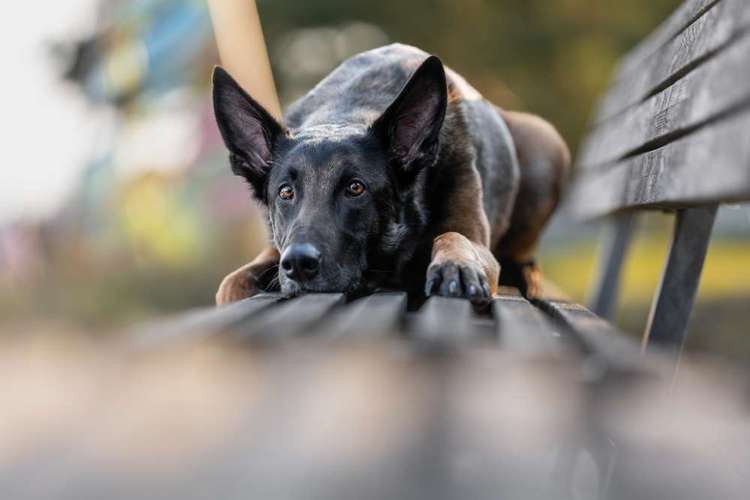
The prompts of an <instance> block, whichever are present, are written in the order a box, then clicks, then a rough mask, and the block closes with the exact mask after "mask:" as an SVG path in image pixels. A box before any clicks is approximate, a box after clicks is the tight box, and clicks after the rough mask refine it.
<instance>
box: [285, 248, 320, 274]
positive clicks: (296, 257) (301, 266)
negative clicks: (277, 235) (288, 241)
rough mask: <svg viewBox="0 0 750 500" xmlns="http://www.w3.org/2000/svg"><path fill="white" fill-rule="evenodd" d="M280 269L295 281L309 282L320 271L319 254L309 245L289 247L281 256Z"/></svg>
mask: <svg viewBox="0 0 750 500" xmlns="http://www.w3.org/2000/svg"><path fill="white" fill-rule="evenodd" d="M281 269H282V270H283V271H284V274H286V276H288V277H289V278H291V279H293V280H295V281H300V282H301V281H307V280H311V279H313V278H314V277H315V276H316V275H317V274H318V270H319V269H320V252H318V249H317V248H315V247H314V246H312V245H310V244H309V243H295V244H293V245H289V247H287V249H286V250H284V253H283V255H282V256H281Z"/></svg>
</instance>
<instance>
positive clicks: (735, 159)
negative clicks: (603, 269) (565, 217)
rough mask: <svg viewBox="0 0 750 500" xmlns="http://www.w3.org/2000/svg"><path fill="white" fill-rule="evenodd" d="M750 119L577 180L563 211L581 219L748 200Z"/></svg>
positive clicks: (734, 120) (741, 117) (735, 120)
mask: <svg viewBox="0 0 750 500" xmlns="http://www.w3.org/2000/svg"><path fill="white" fill-rule="evenodd" d="M749 128H750V113H743V114H741V115H737V116H734V117H733V118H730V119H728V120H726V121H723V122H721V123H718V124H714V125H712V126H711V127H705V128H703V129H701V130H700V131H698V132H697V133H695V134H692V135H690V136H688V137H685V138H683V139H681V140H679V141H676V142H673V143H671V144H668V145H667V146H664V147H662V148H659V149H656V150H654V151H650V152H648V153H645V154H642V155H639V156H636V157H633V158H630V159H627V160H624V161H622V162H620V163H618V164H617V165H616V166H615V167H613V168H611V169H608V170H606V171H603V172H601V173H596V174H594V173H592V174H590V175H587V176H586V177H585V178H580V179H578V180H577V181H576V182H575V183H574V185H573V186H572V187H571V191H570V193H569V196H568V200H569V202H568V205H567V206H568V208H569V209H571V210H572V211H573V212H574V213H575V214H576V215H577V216H579V217H581V218H586V219H591V218H594V217H599V216H604V215H608V214H611V213H613V212H615V211H617V210H622V209H629V208H631V209H632V208H666V209H669V208H679V207H684V206H694V205H700V204H714V203H716V202H718V201H722V202H733V201H734V202H739V201H743V200H750V143H749V141H748V140H747V131H748V129H749Z"/></svg>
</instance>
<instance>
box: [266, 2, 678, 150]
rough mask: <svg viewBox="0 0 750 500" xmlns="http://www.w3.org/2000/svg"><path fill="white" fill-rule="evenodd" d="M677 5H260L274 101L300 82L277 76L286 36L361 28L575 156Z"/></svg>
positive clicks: (504, 3) (296, 76)
mask: <svg viewBox="0 0 750 500" xmlns="http://www.w3.org/2000/svg"><path fill="white" fill-rule="evenodd" d="M680 3H682V2H681V1H680V0H628V1H626V2H618V1H609V0H556V1H550V0H526V1H524V2H518V1H516V0H495V1H489V0H460V1H456V0H436V1H429V0H410V1H408V2H405V1H403V0H379V1H377V2H373V1H352V0H307V1H305V2H299V1H292V0H285V1H284V0H274V1H270V0H269V1H261V2H260V4H259V8H260V13H261V18H262V19H263V23H264V30H265V33H266V37H267V39H268V43H269V47H270V50H271V55H272V59H273V61H272V62H273V64H274V68H275V71H274V72H275V75H276V78H277V82H278V84H279V87H280V89H281V93H282V95H286V94H287V91H286V89H287V88H288V87H289V86H291V85H295V84H296V82H295V81H294V80H296V79H298V78H299V77H300V75H294V74H288V73H285V72H284V71H280V70H279V67H280V66H281V65H282V64H283V61H282V60H279V56H283V53H282V52H283V51H281V50H280V49H281V48H282V46H283V44H284V43H285V40H288V36H289V35H290V33H293V32H294V31H295V30H299V29H313V28H320V27H329V28H336V27H340V26H343V25H346V24H347V23H351V22H363V23H369V24H372V25H374V26H377V27H378V28H380V29H381V30H383V31H384V32H385V34H386V35H387V37H388V39H389V40H390V41H398V42H403V43H408V44H412V45H416V46H419V47H421V48H423V49H424V50H427V51H429V52H432V53H435V54H437V55H438V56H440V57H441V58H442V59H443V60H444V61H445V62H446V64H448V65H449V66H451V67H452V68H454V69H455V70H457V71H458V72H460V73H462V74H463V75H464V76H466V77H467V79H468V80H469V81H470V82H471V83H472V84H473V85H475V86H476V87H477V88H478V89H479V90H480V91H481V92H482V93H483V94H484V95H485V96H486V97H488V98H489V99H491V100H493V101H494V102H496V103H497V104H499V105H501V106H505V107H508V108H516V109H525V110H529V111H532V112H535V113H538V114H541V115H542V116H544V117H546V118H548V119H549V120H551V121H552V122H553V123H554V124H555V125H556V126H558V127H559V128H560V130H561V132H562V134H563V135H564V136H565V138H566V139H567V140H568V142H569V143H570V145H571V147H572V148H573V149H575V147H576V145H577V144H578V142H579V140H580V137H581V135H582V133H583V131H584V130H585V127H586V121H587V119H588V117H589V116H590V114H591V111H592V108H593V106H594V105H595V103H596V100H597V98H598V97H599V96H600V95H601V93H602V92H603V91H604V90H605V89H606V86H607V83H608V81H609V78H610V75H611V73H612V70H613V69H614V67H615V64H616V62H617V60H618V58H619V57H620V56H621V55H622V54H624V53H625V52H626V51H628V50H629V49H630V48H632V47H633V46H634V45H635V44H636V43H638V42H639V41H640V40H642V39H643V37H644V36H646V35H647V34H648V33H649V32H651V31H652V30H653V29H654V28H655V27H656V26H658V25H659V24H660V23H661V22H663V21H664V19H666V17H667V16H668V15H669V14H670V13H671V12H672V11H673V10H674V9H675V8H676V7H677V6H678V5H679V4H680ZM329 69H330V68H329ZM322 76H323V74H320V75H318V77H322ZM309 83H310V84H312V83H314V82H309Z"/></svg>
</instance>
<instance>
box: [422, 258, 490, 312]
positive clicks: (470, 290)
mask: <svg viewBox="0 0 750 500" xmlns="http://www.w3.org/2000/svg"><path fill="white" fill-rule="evenodd" d="M425 295H426V296H428V297H429V296H430V295H442V296H443V297H459V298H465V299H469V300H471V301H472V302H478V303H481V302H486V301H488V300H489V299H490V297H491V291H490V285H489V283H488V282H487V277H486V276H485V274H484V271H483V270H482V269H481V268H480V267H479V266H477V265H476V264H474V263H466V262H457V261H450V260H449V261H446V262H441V263H433V264H430V267H428V268H427V281H426V283H425Z"/></svg>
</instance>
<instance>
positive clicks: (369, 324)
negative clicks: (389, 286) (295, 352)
mask: <svg viewBox="0 0 750 500" xmlns="http://www.w3.org/2000/svg"><path fill="white" fill-rule="evenodd" d="M405 311H406V293H404V292H388V293H378V294H374V295H369V296H367V297H363V298H361V299H358V300H355V301H354V302H352V303H351V304H348V305H347V306H346V307H343V308H340V309H339V310H337V311H335V312H334V313H332V314H331V315H330V317H329V318H327V319H326V320H325V321H323V322H322V323H321V324H320V325H319V326H318V327H317V328H316V329H315V333H316V334H319V335H320V336H323V337H327V338H342V337H354V338H363V337H376V336H384V335H388V334H394V333H397V332H398V331H399V329H400V323H401V320H402V319H403V316H404V312H405Z"/></svg>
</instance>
